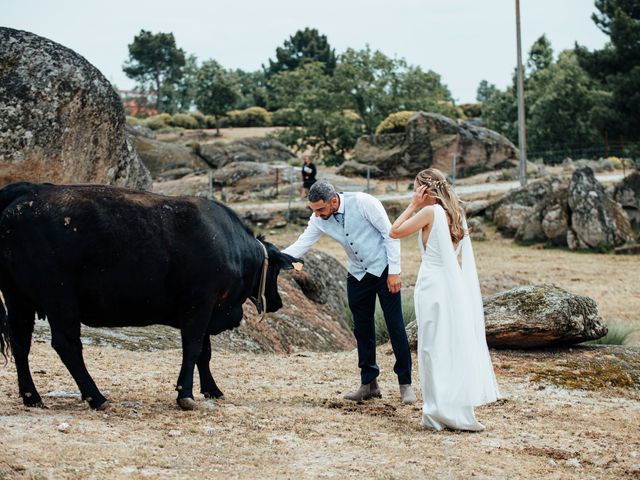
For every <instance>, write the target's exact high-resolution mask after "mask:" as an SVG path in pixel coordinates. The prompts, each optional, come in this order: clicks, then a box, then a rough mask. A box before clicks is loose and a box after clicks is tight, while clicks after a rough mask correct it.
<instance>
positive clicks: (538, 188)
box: [476, 167, 633, 251]
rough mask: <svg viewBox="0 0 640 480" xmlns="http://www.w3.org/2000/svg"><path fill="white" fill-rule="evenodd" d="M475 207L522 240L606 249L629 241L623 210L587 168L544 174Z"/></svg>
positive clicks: (502, 231)
mask: <svg viewBox="0 0 640 480" xmlns="http://www.w3.org/2000/svg"><path fill="white" fill-rule="evenodd" d="M480 207H483V208H479V209H476V210H477V212H484V215H485V216H486V217H487V218H488V219H489V220H491V221H493V222H494V223H495V224H496V227H497V229H498V231H500V232H501V233H502V234H504V235H506V236H512V237H515V238H516V239H517V240H520V241H523V242H549V243H551V244H553V245H559V246H564V245H568V246H569V248H571V249H573V250H576V249H595V250H600V251H608V250H611V249H613V248H616V247H618V246H620V245H623V244H625V243H627V242H630V241H633V233H632V231H631V226H630V224H629V219H628V217H627V215H626V213H625V211H624V210H623V208H622V207H621V206H620V205H619V204H618V203H616V202H615V201H614V200H612V199H611V197H610V196H609V195H608V194H607V193H606V192H605V190H604V189H603V188H602V185H600V183H599V182H598V181H597V180H596V178H595V176H594V175H593V171H592V170H591V169H590V168H588V167H587V168H582V169H578V170H575V171H574V172H573V175H572V177H571V180H570V181H569V180H566V179H563V178H559V177H549V178H544V179H541V180H538V181H535V182H531V183H529V184H528V185H526V186H524V187H522V188H519V189H517V190H513V191H511V192H509V193H507V194H505V195H504V196H502V197H501V198H499V199H498V200H496V201H495V202H493V203H492V204H490V205H488V206H486V207H485V206H483V205H481V206H480Z"/></svg>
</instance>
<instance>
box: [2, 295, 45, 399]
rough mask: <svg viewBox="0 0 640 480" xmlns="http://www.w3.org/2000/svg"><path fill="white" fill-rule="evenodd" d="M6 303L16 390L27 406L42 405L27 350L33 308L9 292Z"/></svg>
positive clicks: (29, 346) (29, 343) (33, 314)
mask: <svg viewBox="0 0 640 480" xmlns="http://www.w3.org/2000/svg"><path fill="white" fill-rule="evenodd" d="M6 303H7V311H8V316H7V322H8V324H9V337H10V342H11V351H12V353H13V358H14V361H15V362H16V372H17V373H18V391H19V392H20V396H21V397H22V402H23V403H24V404H25V405H26V406H27V407H44V404H43V403H42V398H41V397H40V394H39V393H38V390H36V386H35V384H34V383H33V378H32V377H31V369H30V368H29V352H30V351H31V336H32V334H33V324H34V321H35V310H34V309H32V308H29V307H27V306H26V305H24V304H23V303H21V302H19V301H17V299H16V298H15V297H13V296H12V295H11V294H7V296H6ZM0 308H2V306H0Z"/></svg>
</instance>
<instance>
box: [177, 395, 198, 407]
mask: <svg viewBox="0 0 640 480" xmlns="http://www.w3.org/2000/svg"><path fill="white" fill-rule="evenodd" d="M176 402H178V406H179V407H180V408H181V409H182V410H195V408H196V401H195V400H194V399H193V398H189V397H186V398H178V399H177V400H176Z"/></svg>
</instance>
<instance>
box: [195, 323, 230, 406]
mask: <svg viewBox="0 0 640 480" xmlns="http://www.w3.org/2000/svg"><path fill="white" fill-rule="evenodd" d="M210 360H211V337H210V336H209V335H208V334H207V335H205V336H204V340H203V342H202V351H201V352H200V356H199V357H198V362H197V365H198V373H199V374H200V393H202V394H203V395H204V396H205V398H220V397H222V396H223V395H224V394H223V393H222V392H221V391H220V389H219V388H218V386H217V385H216V382H215V380H214V379H213V375H211V369H210V367H209V362H210Z"/></svg>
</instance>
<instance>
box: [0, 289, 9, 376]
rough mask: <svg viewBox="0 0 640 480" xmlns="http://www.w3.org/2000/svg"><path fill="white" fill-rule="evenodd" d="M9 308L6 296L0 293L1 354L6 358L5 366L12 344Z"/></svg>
mask: <svg viewBox="0 0 640 480" xmlns="http://www.w3.org/2000/svg"><path fill="white" fill-rule="evenodd" d="M7 313H8V312H7V306H6V304H5V303H4V296H3V295H2V292H0V353H2V356H3V357H4V361H5V364H6V362H7V360H8V355H9V353H10V352H11V342H10V341H9V322H7Z"/></svg>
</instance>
